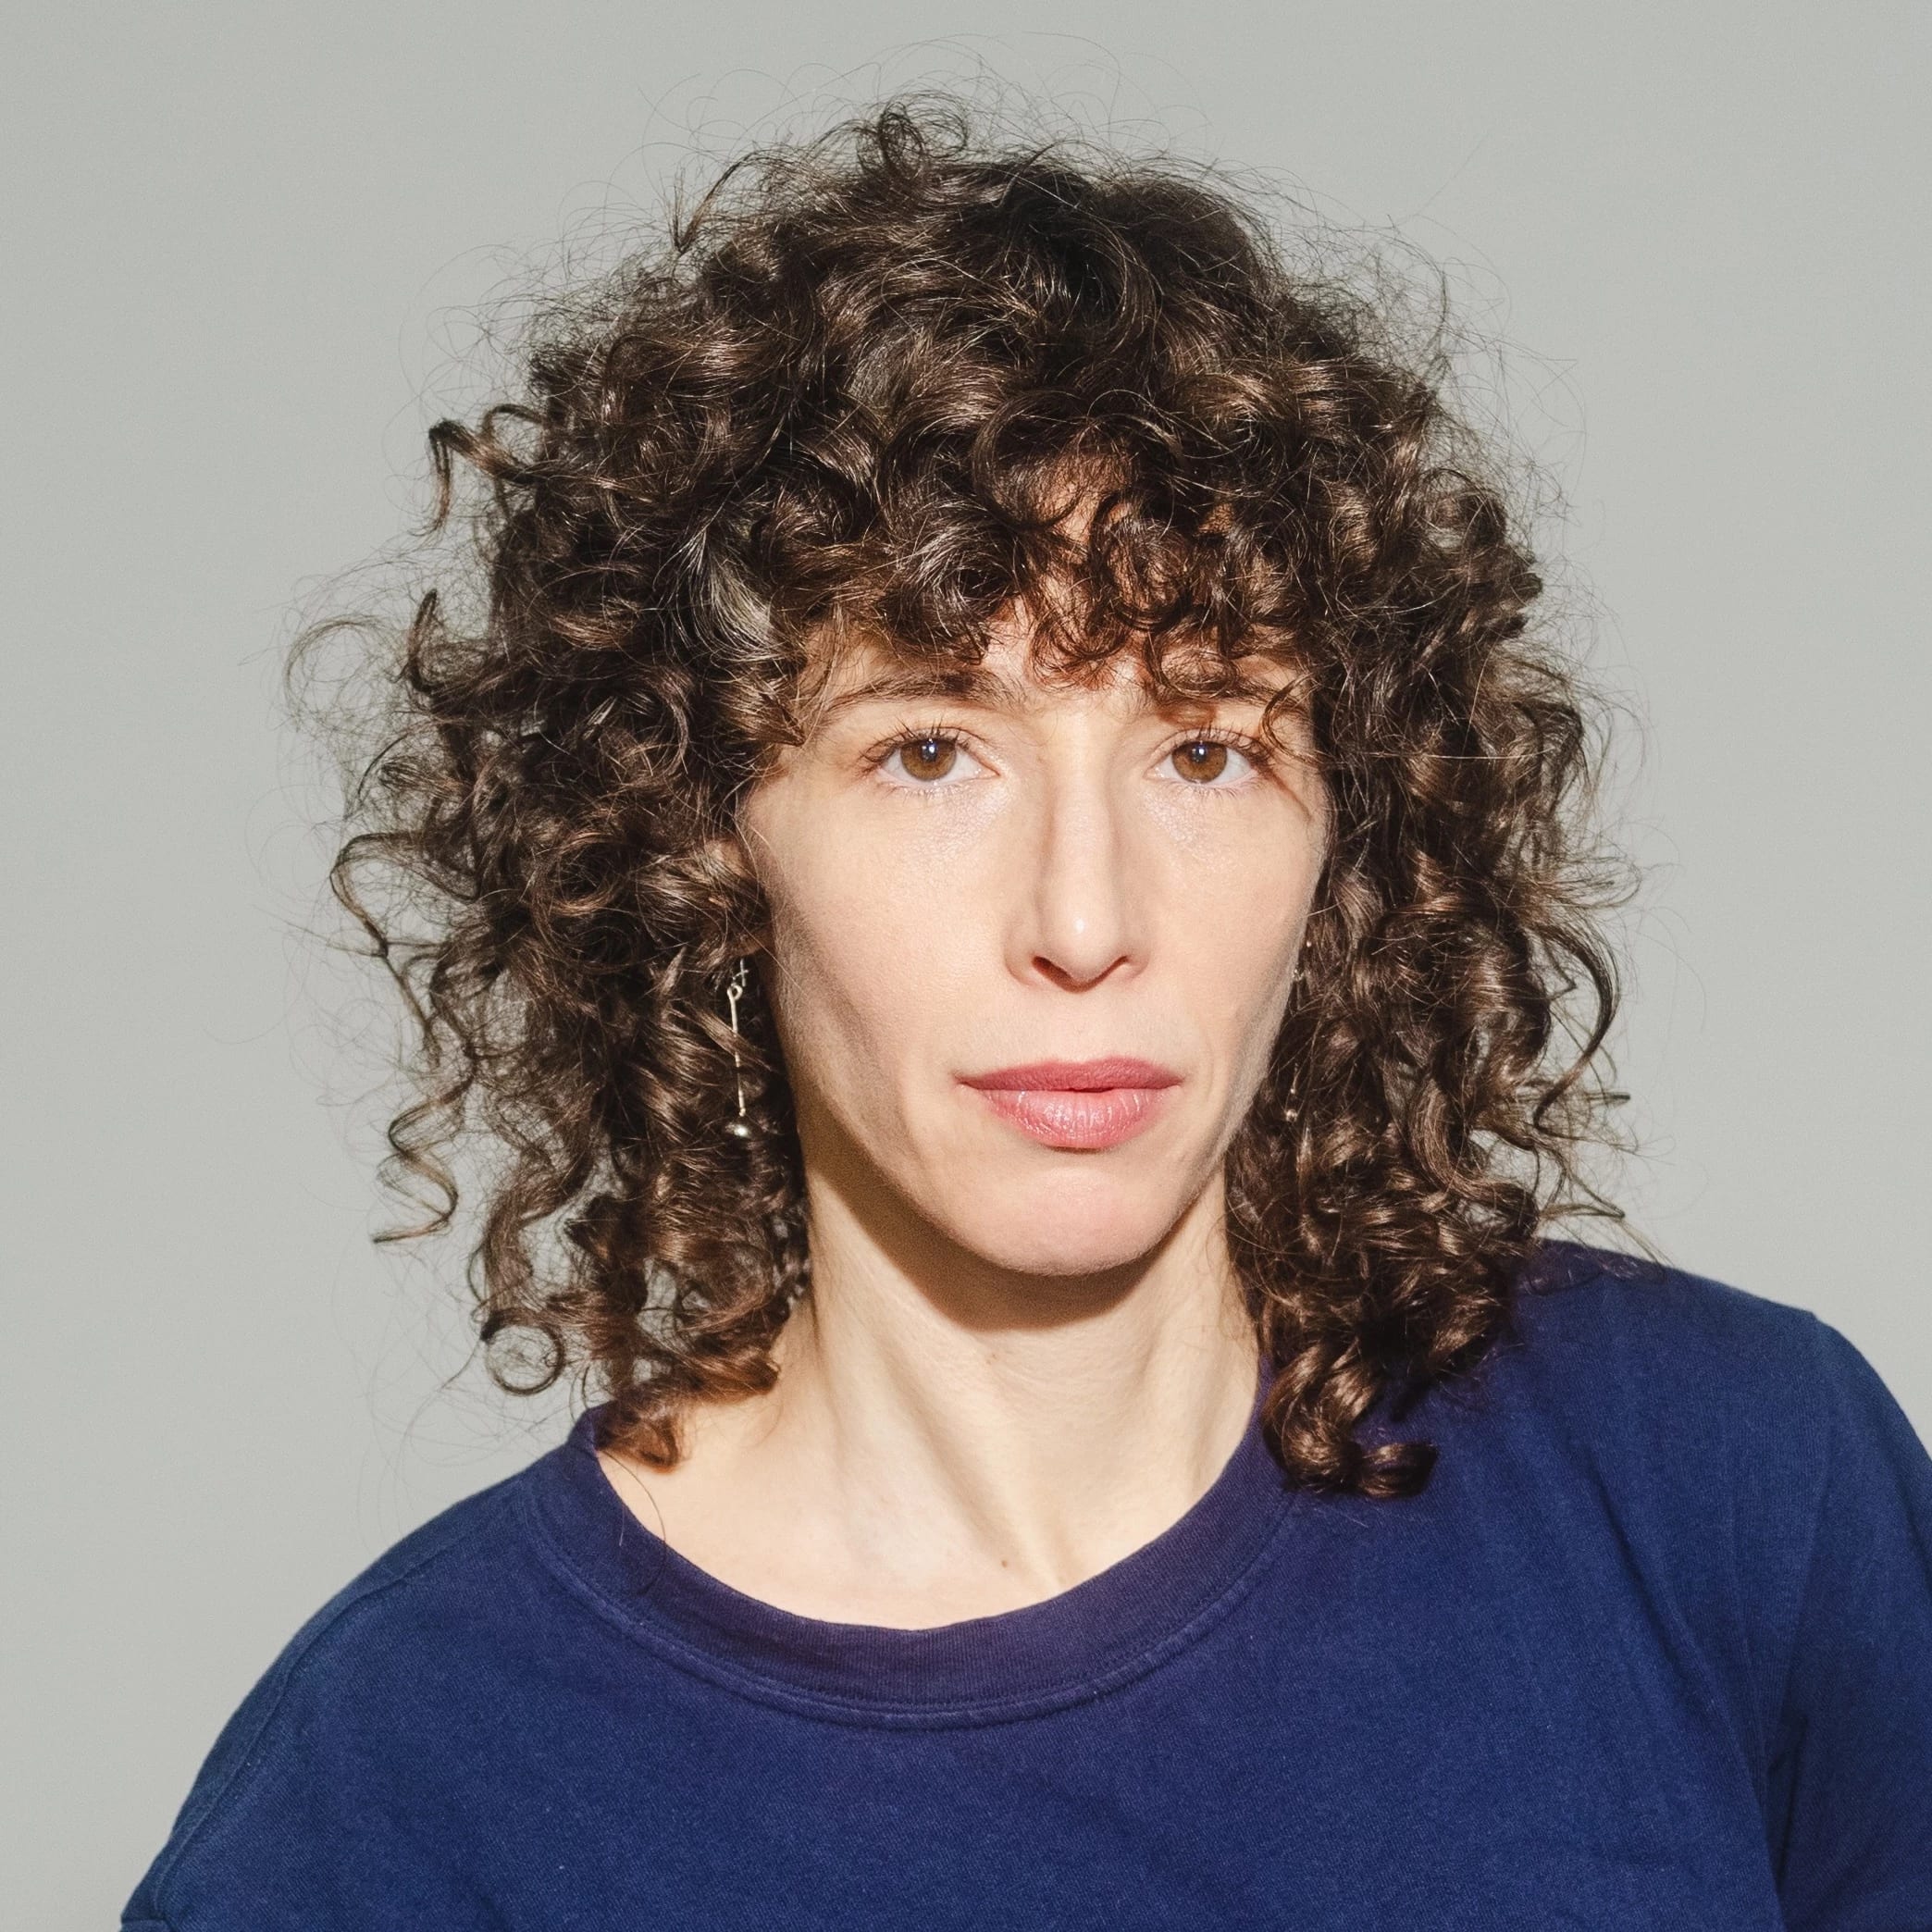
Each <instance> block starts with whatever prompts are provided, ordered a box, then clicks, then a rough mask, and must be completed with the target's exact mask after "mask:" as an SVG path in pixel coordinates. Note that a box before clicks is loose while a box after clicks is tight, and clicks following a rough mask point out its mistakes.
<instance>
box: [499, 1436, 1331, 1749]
mask: <svg viewBox="0 0 1932 1932" xmlns="http://www.w3.org/2000/svg"><path fill="white" fill-rule="evenodd" d="M601 1414H602V1410H601V1408H592V1409H589V1410H588V1411H587V1412H586V1413H585V1414H584V1415H582V1416H580V1417H579V1418H577V1420H576V1424H575V1426H574V1427H573V1428H572V1430H571V1431H570V1434H569V1436H568V1438H567V1439H566V1440H565V1441H564V1443H560V1444H559V1445H558V1447H557V1448H555V1449H554V1450H552V1451H551V1452H550V1454H549V1455H545V1456H544V1457H542V1458H541V1459H540V1460H539V1462H538V1463H537V1464H536V1465H535V1466H534V1467H533V1468H532V1469H531V1470H530V1471H529V1478H530V1480H529V1482H528V1484H527V1486H526V1489H525V1497H526V1502H527V1504H528V1505H529V1507H530V1509H531V1511H532V1513H533V1515H534V1517H535V1518H536V1520H537V1527H538V1529H539V1534H540V1536H541V1539H542V1542H543V1543H544V1545H545V1546H546V1547H547V1549H548V1551H549V1553H550V1554H551V1556H552V1558H553V1559H555V1560H556V1561H557V1563H558V1564H559V1565H560V1566H561V1567H562V1570H563V1571H564V1575H565V1578H566V1580H568V1581H569V1582H570V1583H571V1584H572V1585H573V1586H574V1587H576V1589H577V1590H578V1591H579V1592H580V1593H588V1596H589V1598H590V1599H591V1601H592V1602H593V1604H595V1606H596V1607H597V1608H598V1609H599V1610H600V1611H601V1614H603V1615H604V1616H606V1617H608V1618H610V1619H612V1620H613V1621H615V1622H617V1623H618V1624H620V1625H621V1626H622V1627H623V1628H624V1629H625V1630H626V1631H628V1632H629V1633H630V1634H631V1635H632V1636H634V1637H636V1638H637V1639H638V1640H639V1641H642V1642H644V1643H646V1644H648V1645H650V1647H651V1648H652V1649H653V1650H656V1651H657V1652H659V1653H661V1654H663V1655H664V1656H666V1657H667V1658H668V1659H669V1661H671V1662H673V1663H675V1664H676V1665H678V1666H681V1667H683V1668H685V1669H687V1670H688V1671H691V1672H693V1673H695V1674H696V1675H698V1676H700V1677H703V1678H708V1679H710V1680H711V1681H712V1682H714V1683H718V1684H721V1685H723V1686H724V1687H726V1688H728V1689H732V1690H736V1691H740V1692H741V1693H743V1694H746V1695H749V1696H751V1697H755V1698H758V1699H761V1700H762V1701H764V1702H767V1703H779V1704H782V1705H786V1706H789V1707H792V1708H797V1709H804V1710H809V1711H811V1712H812V1713H814V1714H816V1715H823V1716H827V1717H833V1718H838V1719H842V1720H844V1721H846V1722H852V1723H871V1724H879V1725H885V1726H895V1727H896V1726H907V1725H912V1726H918V1725H932V1724H960V1723H968V1724H972V1723H981V1724H984V1723H997V1722H1002V1721H1007V1720H1010V1719H1013V1718H1019V1717H1024V1716H1032V1715H1038V1714H1039V1713H1041V1712H1043V1711H1046V1710H1049V1709H1053V1708H1056V1707H1059V1706H1061V1705H1064V1704H1068V1703H1077V1702H1080V1701H1082V1700H1084V1699H1085V1698H1088V1697H1092V1696H1095V1695H1096V1694H1098V1693H1099V1692H1101V1691H1107V1690H1110V1689H1113V1688H1115V1687H1116V1686H1117V1685H1119V1684H1121V1683H1125V1682H1127V1681H1129V1680H1130V1679H1132V1678H1135V1677H1138V1676H1140V1675H1142V1674H1144V1673H1145V1672H1146V1671H1148V1670H1151V1669H1153V1668H1155V1667H1156V1666H1158V1665H1159V1664H1161V1663H1162V1662H1164V1661H1165V1660H1166V1659H1167V1658H1169V1657H1170V1656H1172V1655H1175V1654H1178V1653H1180V1652H1181V1651H1183V1650H1184V1649H1186V1648H1187V1647H1188V1646H1189V1645H1190V1644H1192V1643H1193V1642H1195V1641H1196V1640H1197V1639H1199V1638H1200V1637H1202V1636H1204V1635H1205V1634H1206V1633H1207V1632H1208V1630H1209V1629H1212V1628H1213V1627H1214V1626H1215V1624H1217V1623H1218V1622H1219V1621H1220V1618H1221V1617H1222V1616H1225V1615H1226V1614H1227V1613H1228V1612H1229V1611H1230V1610H1231V1609H1232V1608H1233V1606H1234V1605H1235V1604H1237V1603H1238V1602H1239V1601H1240V1600H1241V1599H1242V1597H1244V1596H1245V1594H1246V1593H1247V1591H1248V1590H1249V1588H1250V1587H1251V1586H1252V1585H1253V1583H1254V1582H1255V1580H1256V1579H1257V1578H1258V1576H1259V1574H1260V1572H1261V1571H1262V1569H1263V1567H1265V1565H1266V1563H1267V1562H1268V1560H1269V1557H1270V1556H1271V1554H1273V1549H1274V1545H1275V1543H1276V1541H1277V1537H1278V1533H1279V1531H1280V1530H1281V1529H1282V1524H1283V1523H1284V1522H1285V1521H1286V1519H1287V1517H1288V1516H1289V1515H1290V1513H1291V1508H1292V1504H1293V1501H1294V1495H1295V1493H1296V1492H1294V1491H1293V1490H1291V1489H1290V1487H1289V1485H1288V1484H1287V1482H1286V1480H1284V1478H1283V1476H1282V1470H1281V1468H1280V1467H1279V1466H1278V1465H1277V1464H1276V1462H1275V1460H1274V1458H1273V1456H1272V1455H1270V1454H1269V1449H1268V1445H1267V1443H1266V1442H1265V1441H1264V1440H1263V1438H1262V1435H1261V1430H1260V1406H1259V1402H1258V1400H1257V1405H1256V1408H1255V1411H1254V1413H1253V1414H1251V1415H1250V1417H1249V1418H1248V1426H1247V1429H1246V1430H1245V1432H1244V1434H1243V1435H1242V1438H1241V1440H1240V1442H1239V1443H1237V1444H1236V1445H1235V1448H1234V1450H1233V1452H1232V1455H1230V1456H1229V1458H1228V1460H1227V1462H1226V1463H1225V1464H1224V1465H1223V1466H1222V1468H1221V1471H1220V1475H1218V1476H1217V1477H1216V1478H1215V1480H1214V1481H1213V1482H1212V1483H1210V1484H1209V1485H1208V1489H1207V1490H1206V1492H1204V1493H1203V1494H1202V1495H1201V1496H1200V1497H1199V1498H1198V1499H1197V1500H1196V1501H1195V1504H1194V1505H1192V1506H1191V1507H1190V1508H1189V1509H1187V1510H1186V1511H1185V1512H1184V1513H1183V1515H1182V1516H1181V1517H1179V1518H1178V1519H1177V1520H1176V1521H1175V1522H1173V1523H1171V1524H1170V1526H1169V1527H1168V1528H1167V1529H1166V1530H1162V1531H1161V1533H1160V1534H1159V1535H1158V1536H1157V1537H1155V1538H1154V1539H1153V1540H1152V1541H1151V1542H1146V1543H1144V1544H1143V1545H1142V1546H1141V1547H1140V1548H1139V1549H1138V1550H1135V1551H1133V1552H1132V1553H1131V1554H1128V1555H1126V1556H1124V1557H1122V1558H1121V1560H1120V1561H1119V1562H1118V1563H1115V1564H1113V1565H1111V1566H1109V1567H1108V1568H1107V1569H1104V1570H1102V1571H1100V1572H1099V1573H1098V1574H1097V1575H1096V1576H1093V1577H1090V1578H1088V1579H1086V1580H1085V1581H1084V1582H1083V1583H1077V1584H1075V1585H1074V1586H1073V1587H1072V1588H1071V1590H1066V1591H1061V1592H1060V1593H1059V1595H1057V1596H1052V1597H1048V1598H1046V1599H1045V1600H1044V1601H1043V1602H1040V1603H1037V1604H1028V1605H1026V1606H1025V1607H1023V1608H1022V1609H1018V1610H1009V1611H1003V1612H1001V1613H999V1614H997V1615H996V1616H979V1617H972V1618H969V1619H967V1620H965V1621H962V1622H959V1623H951V1624H941V1625H936V1626H934V1627H931V1628H928V1629H895V1628H892V1627H890V1626H884V1625H873V1624H848V1623H835V1622H829V1621H825V1620H824V1619H821V1618H817V1617H810V1616H799V1615H797V1614H796V1613H794V1612H791V1611H788V1610H781V1609H779V1608H777V1607H776V1606H775V1605H774V1604H767V1603H765V1602H763V1601H762V1600H761V1599H759V1598H757V1597H752V1596H748V1595H746V1594H745V1593H744V1592H743V1591H738V1590H735V1589H733V1588H732V1587H731V1586H730V1585H729V1584H727V1583H724V1582H722V1581H720V1580H719V1579H717V1578H716V1577H713V1576H712V1574H711V1573H710V1572H709V1571H707V1570H703V1569H700V1567H698V1566H697V1565H696V1564H694V1563H692V1562H690V1561H689V1560H688V1559H687V1558H686V1557H683V1556H680V1555H679V1554H677V1552H676V1551H675V1550H673V1549H672V1548H671V1547H670V1546H669V1545H668V1544H667V1543H665V1542H663V1539H662V1538H660V1537H658V1536H657V1535H655V1534H653V1533H652V1531H651V1530H649V1529H648V1528H647V1527H646V1526H645V1525H644V1524H643V1523H642V1522H640V1521H639V1520H638V1517H636V1516H635V1515H633V1514H632V1512H631V1510H630V1509H629V1508H628V1507H627V1506H626V1505H625V1502H624V1500H623V1498H622V1497H621V1496H619V1494H618V1493H617V1492H616V1490H615V1489H614V1488H613V1486H612V1483H611V1480H610V1478H609V1477H608V1476H607V1475H606V1473H605V1471H604V1468H603V1466H602V1464H601V1463H600V1462H599V1460H598V1458H597V1446H596V1438H597V1425H598V1420H599V1418H600V1416H601Z"/></svg>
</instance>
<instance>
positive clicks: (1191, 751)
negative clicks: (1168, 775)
mask: <svg viewBox="0 0 1932 1932" xmlns="http://www.w3.org/2000/svg"><path fill="white" fill-rule="evenodd" d="M1173 765H1174V769H1175V771H1177V772H1178V773H1180V774H1181V775H1182V777H1183V778H1185V779H1187V780H1189V781H1190V782H1191V783H1192V784H1195V785H1212V784H1213V783H1214V781H1215V780H1216V779H1217V778H1219V777H1220V774H1222V773H1223V772H1225V771H1226V770H1227V769H1228V748H1227V747H1226V746H1225V745H1221V744H1217V743H1216V742H1215V741H1214V739H1212V738H1195V739H1194V740H1193V741H1192V742H1190V743H1188V744H1185V745H1181V746H1178V747H1176V749H1175V751H1174V754H1173Z"/></svg>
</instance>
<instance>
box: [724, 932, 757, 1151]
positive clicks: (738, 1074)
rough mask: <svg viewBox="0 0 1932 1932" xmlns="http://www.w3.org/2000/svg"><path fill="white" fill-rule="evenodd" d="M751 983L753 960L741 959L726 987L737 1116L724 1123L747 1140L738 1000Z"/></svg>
mask: <svg viewBox="0 0 1932 1932" xmlns="http://www.w3.org/2000/svg"><path fill="white" fill-rule="evenodd" d="M750 983H751V961H750V960H749V959H741V960H739V961H738V962H737V965H736V966H735V967H733V969H732V972H731V983H730V984H729V985H727V986H726V987H725V988H724V999H725V1003H726V1004H727V1005H728V1006H729V1007H730V1009H731V1077H732V1081H733V1084H735V1085H736V1086H737V1119H736V1120H735V1121H726V1122H725V1123H724V1132H725V1133H728V1134H729V1135H730V1136H731V1137H732V1139H733V1140H740V1141H747V1140H749V1139H750V1138H751V1123H750V1121H748V1120H747V1119H746V1118H745V1070H744V1068H743V1067H742V1066H741V1065H740V1064H739V1062H738V1049H737V1043H738V1001H739V1000H741V999H742V998H743V997H745V988H746V987H747V986H748V985H750Z"/></svg>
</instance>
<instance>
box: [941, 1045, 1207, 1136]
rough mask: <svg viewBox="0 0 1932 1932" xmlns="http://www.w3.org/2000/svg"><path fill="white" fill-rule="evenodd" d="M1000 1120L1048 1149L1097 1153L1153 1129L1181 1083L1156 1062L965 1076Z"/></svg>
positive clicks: (1062, 1063) (1049, 1066)
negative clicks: (1159, 1115) (1166, 1099)
mask: <svg viewBox="0 0 1932 1932" xmlns="http://www.w3.org/2000/svg"><path fill="white" fill-rule="evenodd" d="M960 1084H961V1085H964V1086H970V1087H972V1088H973V1089H975V1090H976V1091H977V1092H979V1093H981V1094H984V1095H985V1098H986V1105H987V1106H988V1107H990V1108H992V1109H993V1111H994V1112H995V1113H997V1115H998V1116H999V1117H1000V1119H1002V1120H1003V1121H1007V1122H1008V1123H1009V1125H1011V1126H1014V1127H1017V1128H1018V1129H1019V1130H1020V1132H1021V1133H1024V1134H1026V1135H1028V1136H1029V1137H1030V1138H1031V1139H1034V1140H1036V1141H1038V1142H1040V1143H1041V1144H1042V1146H1048V1147H1059V1148H1062V1149H1065V1150H1068V1151H1078V1152H1092V1151H1096V1150H1097V1149H1100V1148H1103V1147H1116V1146H1120V1144H1121V1142H1122V1141H1125V1140H1131V1139H1132V1138H1133V1136H1134V1135H1135V1134H1136V1133H1139V1132H1140V1131H1141V1130H1142V1128H1144V1127H1146V1126H1147V1125H1149V1124H1150V1123H1151V1122H1152V1121H1153V1120H1154V1119H1155V1117H1156V1115H1157V1114H1158V1113H1159V1111H1160V1109H1161V1107H1162V1105H1163V1102H1164V1100H1165V1097H1166V1095H1167V1092H1168V1090H1169V1089H1170V1088H1171V1087H1176V1086H1179V1085H1180V1084H1181V1076H1180V1075H1179V1074H1178V1073H1176V1072H1174V1071H1172V1069H1171V1068H1168V1067H1161V1066H1157V1065H1156V1064H1155V1063H1154V1062H1153V1061H1152V1060H1144V1059H1119V1058H1116V1059H1092V1060H1036V1061H1034V1062H1033V1063H1032V1064H1031V1065H1028V1066H1024V1067H1000V1068H997V1069H996V1070H995V1071H993V1072H990V1073H971V1074H967V1075H964V1076H963V1077H962V1079H961V1082H960Z"/></svg>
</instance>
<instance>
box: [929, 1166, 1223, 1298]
mask: <svg viewBox="0 0 1932 1932" xmlns="http://www.w3.org/2000/svg"><path fill="white" fill-rule="evenodd" d="M947 1206H948V1207H952V1208H954V1211H953V1212H950V1213H947V1214H946V1215H945V1221H946V1223H947V1232H949V1233H950V1234H951V1235H952V1237H953V1239H954V1240H956V1241H957V1242H959V1244H960V1245H961V1246H962V1247H964V1248H967V1249H969V1250H970V1251H971V1252H972V1253H973V1254H976V1255H978V1256H980V1257H983V1258H984V1259H985V1260H987V1261H990V1262H991V1263H993V1265H994V1266H995V1267H997V1268H1005V1269H1013V1270H1014V1271H1015V1272H1016V1273H1022V1274H1037V1275H1090V1274H1099V1273H1104V1272H1106V1271H1108V1270H1109V1269H1119V1268H1128V1267H1131V1266H1133V1263H1135V1262H1136V1261H1140V1260H1142V1259H1144V1258H1145V1257H1146V1256H1148V1255H1150V1254H1152V1253H1153V1251H1154V1250H1155V1249H1156V1248H1158V1246H1159V1245H1160V1244H1161V1243H1162V1242H1163V1241H1164V1240H1166V1238H1167V1237H1168V1235H1169V1234H1170V1233H1171V1232H1172V1231H1173V1229H1174V1226H1175V1224H1176V1223H1177V1222H1178V1221H1179V1220H1181V1218H1182V1216H1183V1214H1185V1213H1186V1211H1187V1208H1188V1206H1189V1197H1188V1196H1186V1195H1183V1193H1182V1192H1181V1191H1180V1190H1178V1189H1177V1188H1176V1187H1175V1185H1174V1171H1173V1170H1172V1169H1171V1168H1169V1169H1167V1170H1165V1172H1164V1173H1163V1174H1162V1175H1161V1176H1160V1178H1159V1180H1158V1181H1157V1180H1156V1179H1155V1178H1154V1177H1153V1176H1151V1175H1148V1174H1147V1173H1146V1172H1144V1171H1143V1172H1133V1171H1123V1170H1119V1169H1116V1170H1113V1171H1111V1172H1108V1173H1105V1174H1100V1173H1096V1174H1093V1175H1083V1174H1080V1173H1078V1172H1077V1171H1076V1172H1075V1173H1072V1174H1071V1175H1070V1174H1067V1173H1064V1172H1060V1171H1051V1172H1048V1173H1046V1174H1041V1175H1036V1176H1028V1177H1026V1178H1025V1179H1024V1180H1018V1179H1016V1180H1015V1181H1014V1182H1012V1183H1009V1184H1008V1185H1005V1186H1000V1185H997V1184H990V1185H989V1184H986V1183H985V1181H984V1180H983V1181H982V1183H981V1185H980V1186H978V1187H977V1188H975V1190H974V1192H973V1195H972V1198H971V1199H970V1200H962V1201H960V1202H958V1203H957V1204H951V1203H948V1204H947Z"/></svg>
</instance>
